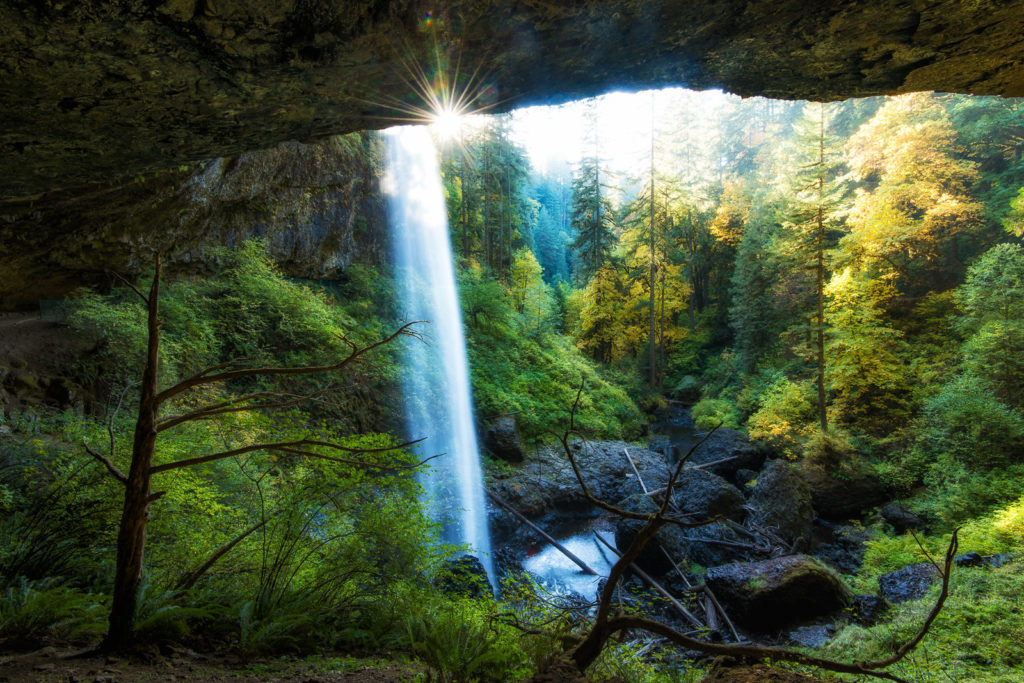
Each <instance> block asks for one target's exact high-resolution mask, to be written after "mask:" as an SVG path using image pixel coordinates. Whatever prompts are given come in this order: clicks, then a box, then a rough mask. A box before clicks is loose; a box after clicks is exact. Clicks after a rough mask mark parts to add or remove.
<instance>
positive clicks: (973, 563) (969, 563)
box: [953, 550, 985, 567]
mask: <svg viewBox="0 0 1024 683" xmlns="http://www.w3.org/2000/svg"><path fill="white" fill-rule="evenodd" d="M984 561H985V558H984V557H982V556H981V555H980V554H979V553H976V552H974V551H973V550H972V551H971V552H969V553H964V554H962V555H957V556H956V557H954V558H953V562H955V563H956V566H958V567H980V566H981V563H982V562H984Z"/></svg>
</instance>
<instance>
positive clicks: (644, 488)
mask: <svg viewBox="0 0 1024 683" xmlns="http://www.w3.org/2000/svg"><path fill="white" fill-rule="evenodd" d="M622 454H623V455H625V456H626V460H628V461H629V466H630V467H632V468H633V473H634V474H636V480H637V481H638V482H640V489H641V490H642V491H643V492H644V495H646V496H649V495H651V494H650V493H648V492H647V486H646V485H645V484H644V478H643V477H641V476H640V470H638V469H637V468H636V463H635V462H633V458H632V456H630V454H629V449H628V448H623V449H622Z"/></svg>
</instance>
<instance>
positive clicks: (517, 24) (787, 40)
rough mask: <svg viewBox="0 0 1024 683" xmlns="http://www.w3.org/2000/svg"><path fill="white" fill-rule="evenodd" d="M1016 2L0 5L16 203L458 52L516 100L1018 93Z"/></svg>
mask: <svg viewBox="0 0 1024 683" xmlns="http://www.w3.org/2000/svg"><path fill="white" fill-rule="evenodd" d="M1022 7H1024V4H1022V3H1021V2H1019V1H1018V0H1012V1H1009V2H1002V3H995V4H992V3H974V2H962V3H948V2H947V3H937V2H932V3H916V4H910V3H906V2H902V1H901V0H870V1H867V0H865V1H863V2H855V3H831V4H822V5H820V6H818V7H816V11H814V12H808V11H807V8H806V3H805V2H803V0H799V1H798V0H773V1H771V2H768V1H767V0H758V1H755V2H748V1H745V0H744V1H740V0H724V1H719V2H709V1H707V0H701V1H697V2H693V1H686V2H684V1H683V0H666V1H665V2H658V3H638V2H632V1H627V0H617V1H607V0H606V1H602V2H593V3H571V4H564V3H554V4H552V3H509V2H506V1H504V0H474V1H469V2H459V3H452V4H451V6H450V7H449V6H448V5H446V4H443V3H442V4H441V5H440V6H438V7H435V8H433V9H434V13H433V16H432V22H431V24H424V21H423V13H422V7H421V6H419V5H417V4H414V3H379V2H370V1H369V0H350V1H349V2H344V3H340V2H332V1H327V0H324V1H316V2H307V1H299V0H283V1H279V0H250V1H249V2H245V3H233V2H216V3H214V2H181V1H178V0H174V1H172V2H149V3H139V2H110V3H88V4H84V5H83V4H82V3H53V2H46V3H24V2H15V1H11V0H8V1H5V2H4V3H2V4H0V24H2V26H3V29H4V37H5V43H4V49H3V51H2V52H0V68H2V70H3V73H4V74H5V75H6V77H5V78H4V79H3V84H2V86H0V94H2V99H3V101H4V103H5V120H4V124H5V126H4V128H5V131H4V138H5V144H4V146H3V150H2V155H0V178H2V180H3V183H2V184H0V187H2V188H3V194H4V195H5V196H7V197H26V196H28V195H33V194H36V193H39V192H43V191H45V190H48V189H53V188H59V187H73V186H82V185H86V184H88V183H94V182H97V181H103V180H108V179H111V178H114V177H118V176H121V175H126V174H127V175H129V176H134V175H138V174H140V173H147V172H151V171H153V170H155V169H166V168H169V167H174V166H176V165H177V164H180V163H186V162H189V161H193V160H195V159H203V158H212V157H217V156H224V155H230V154H235V153H237V152H239V151H242V150H246V149H260V148H267V147H271V146H273V145H275V144H277V143H280V142H281V141H284V140H301V141H309V140H312V139H315V138H318V137H324V136H328V135H332V134H338V133H345V132H350V131H354V130H362V129H366V128H381V127H385V126H387V125H391V123H392V121H393V117H395V116H396V115H399V114H397V112H396V111H395V110H394V109H393V108H392V107H391V106H389V104H388V103H391V102H395V101H401V102H407V103H411V104H415V103H421V102H423V100H424V95H423V93H419V92H416V91H415V88H414V87H413V86H412V85H410V83H409V81H410V79H409V74H408V72H409V70H410V67H409V66H408V62H409V61H412V62H414V63H415V64H416V65H417V68H423V69H427V70H429V69H430V68H432V67H434V64H435V59H434V58H433V57H432V55H433V50H435V49H436V48H437V46H438V45H439V44H440V45H441V51H442V52H445V51H450V53H451V54H450V55H449V57H450V58H451V60H452V61H453V62H454V61H455V60H459V61H460V63H461V64H462V65H463V68H464V69H465V71H466V73H472V72H479V73H486V74H487V78H486V84H487V89H486V92H485V93H483V98H482V101H480V102H479V104H480V105H493V106H496V107H497V109H496V110H507V109H510V108H512V107H515V106H523V105H528V104H543V103H557V102H562V101H566V100H568V99H573V98H579V97H583V96H588V95H596V94H599V93H601V92H604V91H607V90H610V89H614V88H616V87H620V88H621V87H626V88H628V89H631V90H635V89H641V88H644V87H655V86H662V85H677V86H678V85H685V86H687V87H690V88H695V89H707V88H723V89H725V90H728V91H730V92H735V93H737V94H742V95H765V96H774V97H784V98H807V99H814V100H818V99H824V100H833V99H843V98H846V97H855V96H865V95H876V94H881V93H894V92H900V91H910V90H939V91H948V92H973V93H978V94H1003V95H1021V94H1024V81H1022V79H1021V76H1020V73H1019V69H1018V68H1017V65H1018V64H1019V63H1020V62H1021V61H1022V59H1024V46H1022V45H1021V42H1020V40H1019V36H1020V35H1021V34H1022V33H1024V11H1022Z"/></svg>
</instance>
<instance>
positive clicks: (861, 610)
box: [850, 595, 888, 626]
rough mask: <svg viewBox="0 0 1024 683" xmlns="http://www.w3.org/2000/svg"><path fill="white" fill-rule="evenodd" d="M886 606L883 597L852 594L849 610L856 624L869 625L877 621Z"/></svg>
mask: <svg viewBox="0 0 1024 683" xmlns="http://www.w3.org/2000/svg"><path fill="white" fill-rule="evenodd" d="M887 607H888V605H887V603H886V602H885V599H884V598H880V597H878V596H877V595H854V596H853V604H851V605H850V611H851V613H852V614H853V619H854V621H856V622H857V623H858V624H860V625H861V626H871V625H873V624H874V623H875V622H877V621H878V619H879V618H880V617H881V616H882V613H883V612H885V610H886V608H887Z"/></svg>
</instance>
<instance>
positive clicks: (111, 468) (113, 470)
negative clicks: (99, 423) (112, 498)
mask: <svg viewBox="0 0 1024 683" xmlns="http://www.w3.org/2000/svg"><path fill="white" fill-rule="evenodd" d="M82 446H84V447H85V452H86V453H88V454H89V455H91V456H92V457H94V458H96V460H98V461H99V462H100V463H101V464H102V465H103V466H104V467H106V468H107V472H108V473H109V474H110V476H112V477H113V478H114V479H117V480H118V481H119V482H121V483H122V484H125V485H127V484H128V477H126V476H125V474H124V472H122V471H121V470H119V469H117V467H116V466H115V465H114V463H112V462H110V460H109V459H108V458H107V457H106V456H104V455H102V454H100V453H98V452H96V451H94V450H93V449H92V448H90V447H89V444H88V443H86V442H85V440H84V439H83V440H82Z"/></svg>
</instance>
